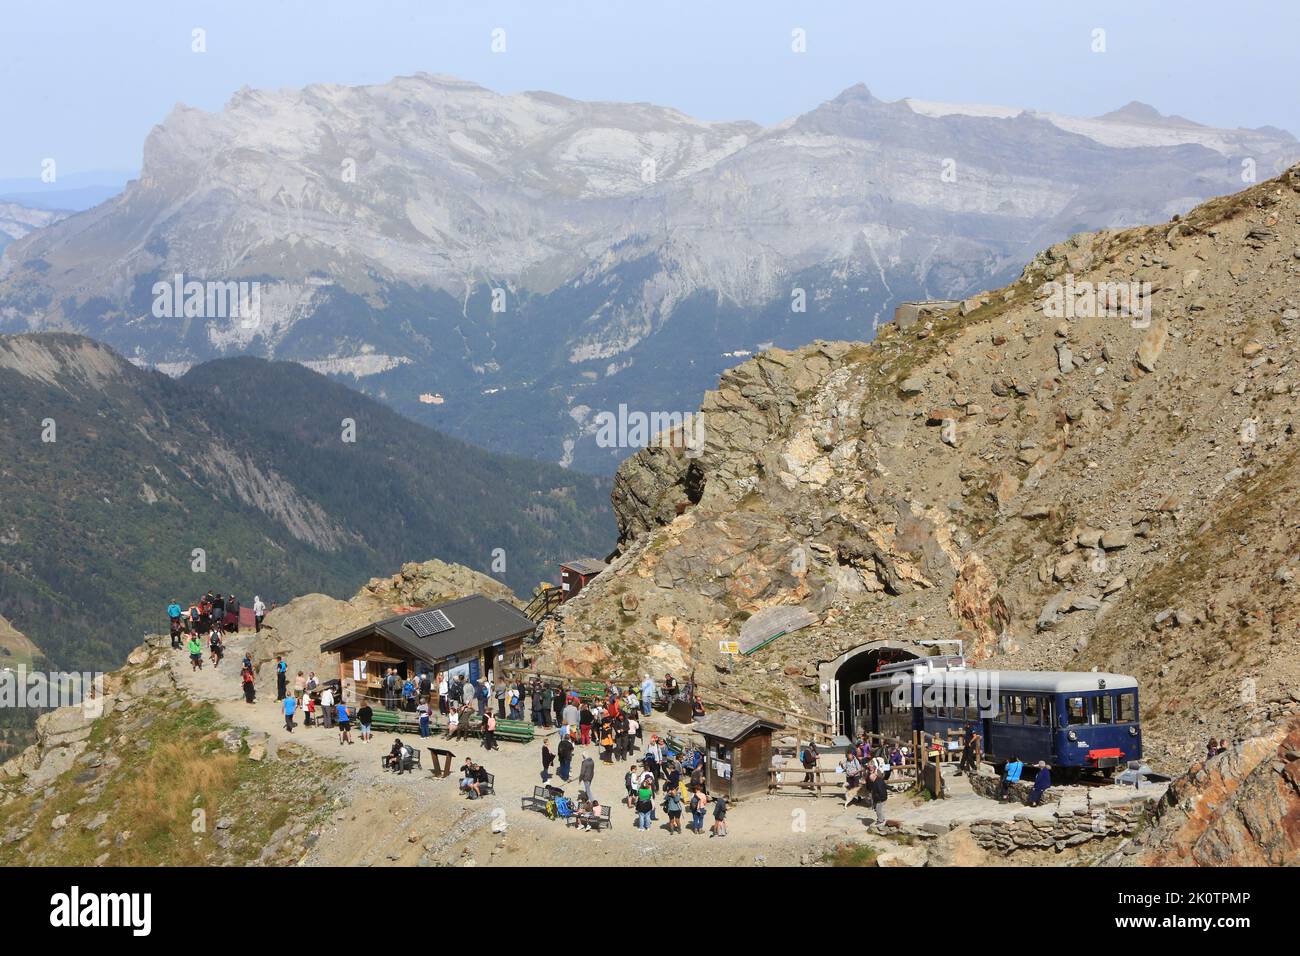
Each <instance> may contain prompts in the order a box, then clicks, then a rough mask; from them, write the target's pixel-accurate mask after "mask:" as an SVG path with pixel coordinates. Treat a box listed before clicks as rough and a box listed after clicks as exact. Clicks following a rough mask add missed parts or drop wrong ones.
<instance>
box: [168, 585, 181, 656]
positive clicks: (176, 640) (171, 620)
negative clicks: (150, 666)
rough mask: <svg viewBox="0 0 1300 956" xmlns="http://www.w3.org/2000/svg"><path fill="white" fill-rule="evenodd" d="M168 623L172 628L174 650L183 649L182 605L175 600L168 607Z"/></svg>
mask: <svg viewBox="0 0 1300 956" xmlns="http://www.w3.org/2000/svg"><path fill="white" fill-rule="evenodd" d="M167 621H168V624H169V625H170V627H171V633H172V650H174V651H178V650H180V649H181V605H180V602H179V601H177V600H176V599H175V598H173V599H172V603H171V604H168V605H167Z"/></svg>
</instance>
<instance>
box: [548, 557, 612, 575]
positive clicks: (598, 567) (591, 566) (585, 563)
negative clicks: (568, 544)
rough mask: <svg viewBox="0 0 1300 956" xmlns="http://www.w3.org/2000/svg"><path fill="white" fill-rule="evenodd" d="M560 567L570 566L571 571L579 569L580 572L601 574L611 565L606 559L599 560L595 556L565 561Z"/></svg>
mask: <svg viewBox="0 0 1300 956" xmlns="http://www.w3.org/2000/svg"><path fill="white" fill-rule="evenodd" d="M560 567H562V568H568V569H569V570H570V571H577V572H578V573H579V574H599V573H600V572H601V571H604V570H605V569H606V568H607V567H609V565H608V564H606V563H605V562H604V561H597V560H596V559H595V558H578V559H576V560H574V561H565V562H563V563H562V564H561V565H560Z"/></svg>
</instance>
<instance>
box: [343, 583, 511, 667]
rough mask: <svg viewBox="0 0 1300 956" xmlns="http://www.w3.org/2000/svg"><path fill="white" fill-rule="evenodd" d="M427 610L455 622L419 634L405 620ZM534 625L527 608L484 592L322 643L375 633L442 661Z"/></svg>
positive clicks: (428, 658) (425, 657) (418, 655)
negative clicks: (486, 594) (447, 626)
mask: <svg viewBox="0 0 1300 956" xmlns="http://www.w3.org/2000/svg"><path fill="white" fill-rule="evenodd" d="M425 611H442V612H443V613H444V614H445V615H446V616H447V620H448V621H450V622H451V624H452V627H451V629H450V630H445V631H441V632H440V633H437V634H430V635H429V636H428V637H419V636H418V635H417V634H416V632H415V631H414V630H412V629H411V628H410V627H408V626H407V625H406V624H405V623H403V622H404V621H407V620H408V619H410V618H412V617H414V616H415V615H417V614H421V613H424V612H425ZM533 627H534V624H533V622H532V621H531V620H529V619H528V617H527V616H526V615H525V614H524V612H523V611H520V610H519V609H518V608H516V607H515V606H514V605H512V604H508V603H507V602H505V601H494V600H492V599H491V598H488V597H484V596H483V595H481V594H471V595H469V596H468V597H463V598H458V599H457V600H455V601H448V602H446V603H445V604H438V605H435V606H433V607H430V608H424V609H423V611H412V612H410V613H409V614H399V615H397V616H396V617H390V618H387V619H386V620H383V621H376V622H374V623H373V624H367V625H365V626H364V627H359V628H357V629H356V630H354V631H349V632H348V633H346V634H344V635H342V636H341V637H336V638H334V639H333V640H332V641H327V642H325V643H324V644H322V645H321V646H320V649H321V652H322V653H324V652H327V651H337V650H339V649H340V648H342V647H346V646H347V645H348V644H350V643H352V642H353V641H355V640H357V639H358V638H360V637H367V636H369V635H371V634H378V635H380V636H381V637H383V638H385V639H387V640H389V641H392V642H393V643H394V644H396V645H397V646H398V647H401V648H402V649H404V650H406V651H409V652H410V653H411V655H412V656H413V657H415V658H417V659H419V660H425V661H429V662H430V663H432V662H435V661H438V660H440V659H442V658H444V657H450V656H452V655H453V654H460V653H462V652H464V651H471V650H475V649H477V648H481V647H488V646H491V645H492V644H496V643H497V642H499V641H505V640H508V639H510V638H513V637H519V636H521V635H523V634H527V633H531V632H532V630H533Z"/></svg>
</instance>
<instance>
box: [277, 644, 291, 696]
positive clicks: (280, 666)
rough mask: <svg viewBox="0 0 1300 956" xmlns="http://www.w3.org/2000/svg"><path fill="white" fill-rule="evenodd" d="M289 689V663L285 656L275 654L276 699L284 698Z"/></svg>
mask: <svg viewBox="0 0 1300 956" xmlns="http://www.w3.org/2000/svg"><path fill="white" fill-rule="evenodd" d="M288 690H289V665H288V664H287V663H285V660H284V658H283V657H281V656H280V655H279V654H277V655H275V699H276V700H284V695H285V694H286V693H288Z"/></svg>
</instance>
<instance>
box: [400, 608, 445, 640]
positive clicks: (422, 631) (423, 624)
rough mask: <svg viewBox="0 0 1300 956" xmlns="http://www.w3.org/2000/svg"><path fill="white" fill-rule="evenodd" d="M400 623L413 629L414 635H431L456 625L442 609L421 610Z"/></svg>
mask: <svg viewBox="0 0 1300 956" xmlns="http://www.w3.org/2000/svg"><path fill="white" fill-rule="evenodd" d="M402 623H403V624H405V625H406V626H407V627H409V628H410V629H411V630H412V631H414V632H415V636H416V637H432V636H433V635H435V634H441V633H442V632H443V631H450V630H451V629H452V628H453V627H455V626H456V625H455V624H453V623H451V621H450V620H449V619H448V618H447V615H446V614H444V613H442V611H421V612H420V613H419V614H412V615H411V616H410V617H408V618H407V619H406V620H404V621H402Z"/></svg>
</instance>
